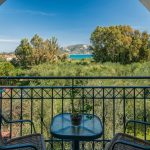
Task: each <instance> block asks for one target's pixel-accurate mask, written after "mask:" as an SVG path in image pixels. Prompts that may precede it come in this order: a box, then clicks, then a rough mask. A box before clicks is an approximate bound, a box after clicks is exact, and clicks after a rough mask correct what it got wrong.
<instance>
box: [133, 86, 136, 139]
mask: <svg viewBox="0 0 150 150" xmlns="http://www.w3.org/2000/svg"><path fill="white" fill-rule="evenodd" d="M133 90H134V91H133V99H134V101H133V102H134V104H133V118H134V120H135V119H136V113H135V111H136V105H135V94H136V93H135V88H134V89H133ZM134 136H135V137H136V124H135V123H134Z"/></svg>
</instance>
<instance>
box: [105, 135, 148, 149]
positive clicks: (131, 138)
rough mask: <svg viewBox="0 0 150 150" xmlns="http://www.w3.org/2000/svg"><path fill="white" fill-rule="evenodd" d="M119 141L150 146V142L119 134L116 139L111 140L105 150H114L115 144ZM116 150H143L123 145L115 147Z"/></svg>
mask: <svg viewBox="0 0 150 150" xmlns="http://www.w3.org/2000/svg"><path fill="white" fill-rule="evenodd" d="M119 140H123V141H127V142H131V143H134V144H139V145H144V146H150V142H148V141H145V140H142V139H139V138H136V137H134V136H131V135H128V134H124V133H118V134H116V135H115V136H114V138H113V139H112V140H111V142H110V143H108V144H107V145H106V147H105V150H112V148H113V145H114V143H115V142H117V141H119ZM114 150H141V149H140V148H133V147H131V146H129V145H123V144H119V143H118V144H117V145H116V146H115V148H114Z"/></svg>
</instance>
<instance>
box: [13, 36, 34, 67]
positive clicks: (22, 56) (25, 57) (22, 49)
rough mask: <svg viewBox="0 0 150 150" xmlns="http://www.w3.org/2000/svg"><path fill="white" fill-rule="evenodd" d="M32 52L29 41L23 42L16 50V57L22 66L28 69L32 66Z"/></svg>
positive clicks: (24, 40)
mask: <svg viewBox="0 0 150 150" xmlns="http://www.w3.org/2000/svg"><path fill="white" fill-rule="evenodd" d="M32 52H33V51H32V47H31V45H30V43H29V42H28V39H23V40H21V42H20V45H19V46H18V47H17V48H16V50H15V55H16V57H17V59H18V61H19V64H20V65H21V66H23V67H27V66H29V65H32Z"/></svg>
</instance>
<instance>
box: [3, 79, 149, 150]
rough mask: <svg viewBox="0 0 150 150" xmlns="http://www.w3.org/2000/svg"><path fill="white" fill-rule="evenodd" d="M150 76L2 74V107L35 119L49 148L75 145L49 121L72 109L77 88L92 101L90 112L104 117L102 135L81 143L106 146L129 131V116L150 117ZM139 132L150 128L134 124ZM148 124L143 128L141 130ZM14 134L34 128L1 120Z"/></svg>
mask: <svg viewBox="0 0 150 150" xmlns="http://www.w3.org/2000/svg"><path fill="white" fill-rule="evenodd" d="M149 79H150V77H0V93H1V94H0V108H1V111H2V113H3V114H4V115H5V116H6V118H9V119H10V120H16V119H31V120H32V121H33V122H34V124H35V128H36V130H37V132H39V133H42V134H43V135H44V137H45V141H46V143H47V147H48V149H50V148H51V149H54V150H57V149H58V150H61V149H65V150H70V149H71V147H72V145H71V141H62V140H59V139H55V138H54V137H52V136H51V135H50V131H49V129H50V123H51V120H52V118H53V116H55V115H57V114H58V113H64V112H71V111H72V107H71V105H70V101H71V95H70V92H71V91H72V89H76V91H77V92H76V95H75V98H74V99H75V101H82V107H84V104H85V102H86V103H87V102H88V103H89V104H90V105H91V106H92V110H91V111H90V113H91V114H96V115H97V116H99V117H100V118H101V120H102V122H103V131H104V132H103V136H102V137H101V138H100V139H97V140H94V141H91V142H84V141H82V142H81V144H80V146H81V149H83V150H84V149H85V150H86V149H87V150H92V149H94V150H97V149H102V148H103V147H104V146H105V143H106V142H107V141H109V140H110V139H111V138H112V137H113V136H114V135H115V134H116V133H118V132H125V124H126V122H127V121H128V120H130V119H132V120H142V121H149V122H150V115H149V114H150V81H149ZM132 129H134V130H133V135H134V136H140V137H141V138H144V139H146V140H149V138H150V137H149V136H148V134H147V132H148V131H149V129H148V131H147V128H146V127H144V128H138V129H136V126H135V125H134V126H133V127H130V128H129V130H128V131H129V132H131V131H132ZM142 130H144V134H142V132H141V131H142ZM2 131H9V132H10V136H11V137H13V136H22V135H24V134H28V133H33V131H34V130H33V128H32V126H30V125H26V124H20V125H17V126H16V125H15V126H13V125H10V126H6V125H3V126H2Z"/></svg>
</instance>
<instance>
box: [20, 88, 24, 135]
mask: <svg viewBox="0 0 150 150" xmlns="http://www.w3.org/2000/svg"><path fill="white" fill-rule="evenodd" d="M20 90H21V97H20V100H21V102H20V107H21V108H20V109H21V110H20V120H22V119H23V116H22V99H23V89H22V88H21V89H20ZM20 129H21V130H20V135H21V136H22V122H21V128H20Z"/></svg>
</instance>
